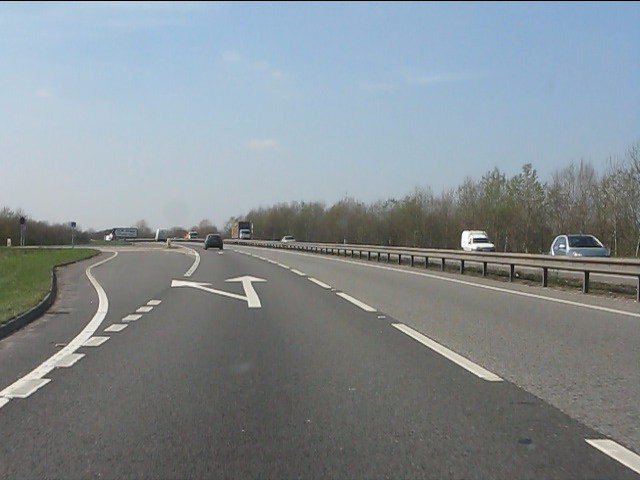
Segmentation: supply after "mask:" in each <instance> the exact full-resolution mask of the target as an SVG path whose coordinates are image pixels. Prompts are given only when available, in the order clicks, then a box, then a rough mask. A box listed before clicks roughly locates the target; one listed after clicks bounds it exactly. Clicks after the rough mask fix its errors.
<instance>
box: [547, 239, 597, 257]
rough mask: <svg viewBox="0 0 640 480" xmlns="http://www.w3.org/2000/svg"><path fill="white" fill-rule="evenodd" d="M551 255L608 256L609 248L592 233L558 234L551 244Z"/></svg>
mask: <svg viewBox="0 0 640 480" xmlns="http://www.w3.org/2000/svg"><path fill="white" fill-rule="evenodd" d="M550 253H551V255H554V256H568V257H608V256H609V250H608V249H607V248H605V247H604V246H603V245H602V243H601V242H600V240H598V239H597V238H596V237H594V236H593V235H584V234H566V235H558V236H557V237H556V238H555V240H554V241H553V243H552V244H551V252H550Z"/></svg>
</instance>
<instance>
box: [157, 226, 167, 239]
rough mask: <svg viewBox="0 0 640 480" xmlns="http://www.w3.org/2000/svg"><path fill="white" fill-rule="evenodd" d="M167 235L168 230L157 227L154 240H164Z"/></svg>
mask: <svg viewBox="0 0 640 480" xmlns="http://www.w3.org/2000/svg"><path fill="white" fill-rule="evenodd" d="M168 236H169V232H168V231H167V230H166V229H164V228H159V229H157V230H156V236H155V241H156V242H166V241H167V238H168Z"/></svg>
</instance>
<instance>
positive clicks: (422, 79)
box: [406, 73, 486, 86]
mask: <svg viewBox="0 0 640 480" xmlns="http://www.w3.org/2000/svg"><path fill="white" fill-rule="evenodd" d="M485 76H486V75H485V74H483V73H458V74H455V73H454V74H450V73H445V74H437V75H408V76H407V77H406V81H407V83H408V84H410V85H418V86H431V85H436V84H440V83H454V82H466V81H472V80H480V79H482V78H484V77H485Z"/></svg>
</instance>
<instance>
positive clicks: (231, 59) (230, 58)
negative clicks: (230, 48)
mask: <svg viewBox="0 0 640 480" xmlns="http://www.w3.org/2000/svg"><path fill="white" fill-rule="evenodd" d="M222 60H223V61H224V62H227V63H239V62H240V61H242V57H241V56H240V54H239V53H238V52H224V54H223V55H222Z"/></svg>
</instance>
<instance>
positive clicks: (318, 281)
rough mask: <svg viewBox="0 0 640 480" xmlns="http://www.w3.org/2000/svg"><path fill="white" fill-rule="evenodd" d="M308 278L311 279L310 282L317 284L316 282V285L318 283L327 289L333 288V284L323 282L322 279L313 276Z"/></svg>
mask: <svg viewBox="0 0 640 480" xmlns="http://www.w3.org/2000/svg"><path fill="white" fill-rule="evenodd" d="M308 278H309V281H310V282H313V283H315V284H316V285H318V286H319V287H322V288H326V289H330V288H331V285H327V284H326V283H324V282H321V281H320V280H317V279H315V278H312V277H308Z"/></svg>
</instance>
